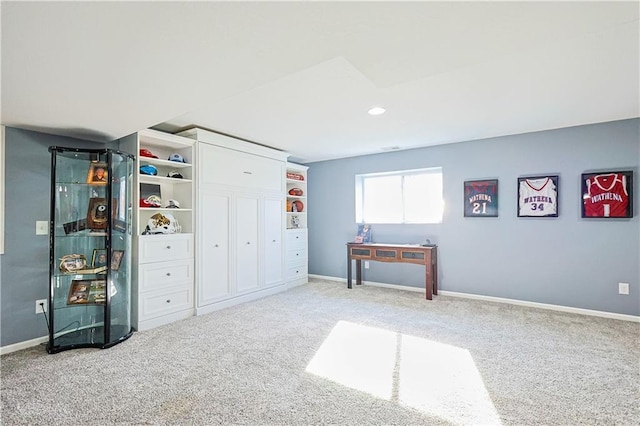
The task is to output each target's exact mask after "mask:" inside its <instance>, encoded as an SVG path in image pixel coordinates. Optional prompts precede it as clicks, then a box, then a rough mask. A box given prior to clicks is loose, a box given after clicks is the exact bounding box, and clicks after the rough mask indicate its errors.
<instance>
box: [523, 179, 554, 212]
mask: <svg viewBox="0 0 640 426" xmlns="http://www.w3.org/2000/svg"><path fill="white" fill-rule="evenodd" d="M518 217H558V176H557V175H555V176H532V177H520V178H518Z"/></svg>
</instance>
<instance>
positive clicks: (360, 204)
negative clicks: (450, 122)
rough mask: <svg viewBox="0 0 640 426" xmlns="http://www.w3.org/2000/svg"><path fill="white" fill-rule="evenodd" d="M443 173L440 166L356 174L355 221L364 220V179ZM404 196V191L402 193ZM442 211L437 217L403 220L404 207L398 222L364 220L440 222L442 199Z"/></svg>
mask: <svg viewBox="0 0 640 426" xmlns="http://www.w3.org/2000/svg"><path fill="white" fill-rule="evenodd" d="M432 173H433V174H440V175H442V174H443V171H442V167H428V168H423V169H411V170H397V171H391V172H380V173H364V174H358V175H356V179H355V180H356V182H355V183H356V185H355V186H356V191H355V202H356V223H363V222H365V221H364V181H365V180H366V179H367V178H372V177H380V176H401V177H402V178H403V179H404V177H405V176H411V175H419V174H432ZM442 191H443V194H442V196H443V198H444V183H443V189H442ZM402 197H404V193H403V194H402ZM442 203H443V207H442V210H443V211H442V213H441V215H440V217H439V218H437V219H436V218H432V219H428V220H425V221H419V222H413V221H407V220H405V212H404V207H403V211H402V216H403V219H402V221H400V222H375V221H374V222H366V223H392V224H429V223H442V217H443V216H444V201H442Z"/></svg>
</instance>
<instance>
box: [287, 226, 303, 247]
mask: <svg viewBox="0 0 640 426" xmlns="http://www.w3.org/2000/svg"><path fill="white" fill-rule="evenodd" d="M306 248H307V230H306V229H287V250H293V249H306Z"/></svg>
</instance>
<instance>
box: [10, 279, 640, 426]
mask: <svg viewBox="0 0 640 426" xmlns="http://www.w3.org/2000/svg"><path fill="white" fill-rule="evenodd" d="M0 366H1V371H2V384H1V386H2V388H1V398H2V413H1V416H2V418H1V420H2V421H1V423H2V425H5V426H6V425H18V424H23V425H45V424H46V425H49V424H54V425H78V424H81V425H89V424H92V425H93V424H122V425H125V424H126V425H129V424H132V425H133V424H135V425H156V424H158V425H212V424H224V425H227V424H245V425H303V424H336V425H479V424H489V425H638V424H640V407H639V402H638V401H640V324H638V323H631V322H623V321H616V320H610V319H603V318H596V317H586V316H580V315H574V314H566V313H558V312H553V311H547V310H536V309H531V308H524V307H517V306H511V305H505V304H495V303H488V302H481V301H474V300H466V299H459V298H452V297H445V296H436V297H435V298H434V300H433V301H426V300H425V299H424V295H422V294H420V293H412V292H404V291H399V290H391V289H383V288H376V287H366V286H365V287H356V288H354V289H353V290H347V289H346V288H345V286H344V285H341V284H339V283H334V282H322V281H315V282H312V283H310V284H308V285H305V286H301V287H297V288H295V289H293V290H290V291H287V292H285V293H281V294H278V295H275V296H270V297H267V298H264V299H261V300H258V301H255V302H250V303H246V304H243V305H239V306H236V307H232V308H229V309H225V310H221V311H217V312H214V313H212V314H208V315H204V316H200V317H193V318H190V319H188V320H184V321H180V322H177V323H174V324H171V325H168V326H165V327H161V328H157V329H154V330H149V331H146V332H138V333H135V334H134V335H133V336H132V337H131V339H129V340H127V341H126V342H124V343H122V344H120V345H117V346H115V347H113V348H111V349H106V350H99V349H82V350H74V351H67V352H62V353H59V354H56V355H48V354H47V353H46V351H45V349H44V346H39V347H36V348H32V349H28V350H24V351H20V352H16V353H12V354H8V355H4V356H2V358H1V364H0Z"/></svg>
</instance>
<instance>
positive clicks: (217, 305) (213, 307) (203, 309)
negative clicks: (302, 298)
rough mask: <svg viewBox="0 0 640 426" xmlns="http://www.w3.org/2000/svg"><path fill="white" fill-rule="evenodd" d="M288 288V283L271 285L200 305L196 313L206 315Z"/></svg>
mask: <svg viewBox="0 0 640 426" xmlns="http://www.w3.org/2000/svg"><path fill="white" fill-rule="evenodd" d="M285 290H287V284H286V283H284V284H281V285H278V286H275V287H271V288H268V289H265V290H261V291H256V292H255V293H248V294H244V295H242V296H238V297H234V298H232V299H226V300H221V301H220V302H214V303H211V304H209V305H205V306H200V307H197V308H196V315H204V314H208V313H211V312H214V311H218V310H220V309H224V308H228V307H231V306H235V305H239V304H241V303H245V302H249V301H251V300H256V299H260V298H262V297H265V296H271V295H272V294H276V293H280V292H283V291H285Z"/></svg>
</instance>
